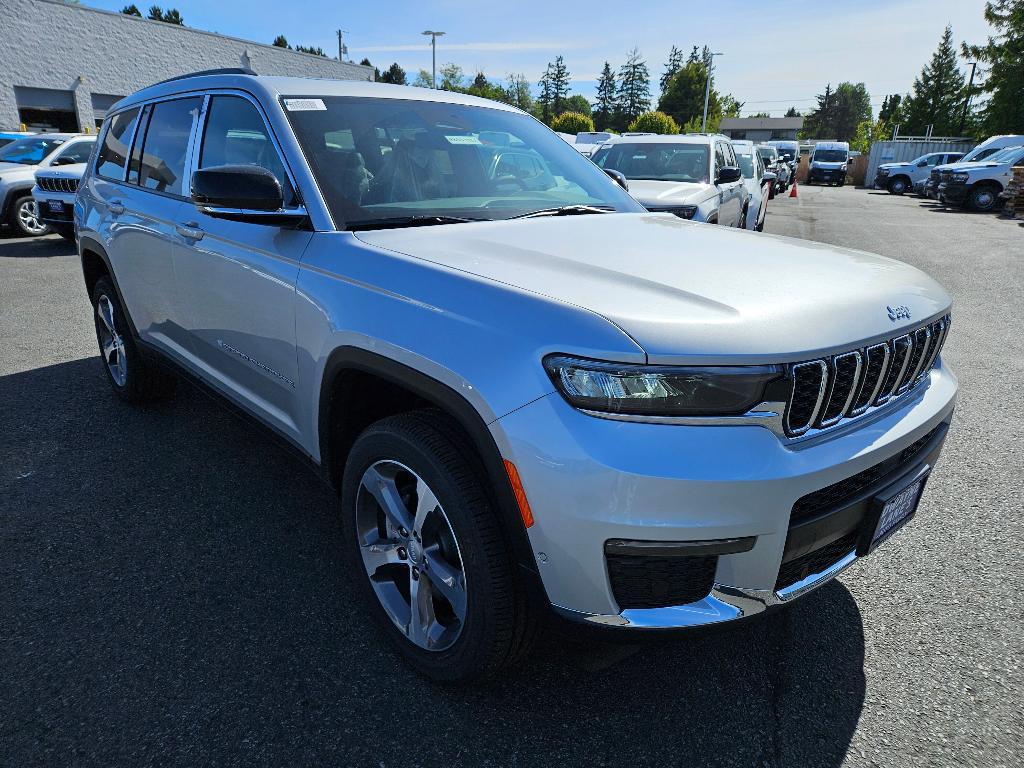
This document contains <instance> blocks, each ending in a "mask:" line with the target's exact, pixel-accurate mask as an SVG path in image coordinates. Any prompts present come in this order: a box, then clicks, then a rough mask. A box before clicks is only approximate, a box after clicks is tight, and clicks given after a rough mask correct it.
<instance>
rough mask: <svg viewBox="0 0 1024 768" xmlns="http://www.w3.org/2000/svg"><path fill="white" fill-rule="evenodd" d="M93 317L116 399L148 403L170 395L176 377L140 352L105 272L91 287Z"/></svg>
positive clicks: (101, 356)
mask: <svg viewBox="0 0 1024 768" xmlns="http://www.w3.org/2000/svg"><path fill="white" fill-rule="evenodd" d="M92 308H93V319H94V321H95V323H96V340H97V342H98V343H99V346H100V361H101V362H102V363H103V371H104V373H105V374H106V377H107V381H108V382H109V383H110V386H111V388H112V389H113V390H114V394H116V395H117V396H118V397H119V398H121V399H122V400H124V401H125V402H128V403H135V404H138V403H148V402H154V401H158V400H164V399H166V398H168V397H170V396H171V395H172V394H173V393H174V390H175V388H176V386H177V383H178V381H177V379H175V378H174V377H173V376H171V375H169V374H167V373H165V372H164V371H163V370H161V369H160V368H159V367H158V366H157V365H155V364H154V363H153V362H151V361H149V360H146V359H145V358H144V357H142V355H141V354H139V350H138V347H137V346H136V344H135V338H134V337H133V336H132V332H131V325H130V323H129V322H128V316H127V315H126V314H125V311H124V308H123V306H122V305H121V301H120V299H118V297H117V292H116V291H115V290H114V283H113V281H112V280H111V279H110V278H109V277H108V276H106V275H104V276H103V277H101V278H100V279H99V280H97V281H96V285H95V287H94V288H93V290H92Z"/></svg>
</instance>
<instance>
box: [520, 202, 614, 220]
mask: <svg viewBox="0 0 1024 768" xmlns="http://www.w3.org/2000/svg"><path fill="white" fill-rule="evenodd" d="M614 210H615V209H614V208H612V207H610V206H600V207H599V206H596V205H563V206H561V207H559V208H541V209H540V210H539V211H530V212H529V213H521V214H519V215H518V216H510V217H509V218H510V219H532V218H534V217H539V216H582V215H584V214H587V213H611V212H612V211H614Z"/></svg>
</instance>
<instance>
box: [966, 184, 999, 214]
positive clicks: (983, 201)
mask: <svg viewBox="0 0 1024 768" xmlns="http://www.w3.org/2000/svg"><path fill="white" fill-rule="evenodd" d="M971 202H972V204H973V205H974V208H975V210H978V211H987V210H988V209H989V208H991V207H992V206H994V205H995V204H996V196H995V193H994V192H993V191H992V190H991V189H989V188H987V187H983V188H982V189H979V190H978V191H977V192H975V193H974V195H973V199H972V200H971Z"/></svg>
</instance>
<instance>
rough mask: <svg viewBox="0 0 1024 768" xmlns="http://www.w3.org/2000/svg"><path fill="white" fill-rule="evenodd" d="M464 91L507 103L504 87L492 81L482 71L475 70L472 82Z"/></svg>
mask: <svg viewBox="0 0 1024 768" xmlns="http://www.w3.org/2000/svg"><path fill="white" fill-rule="evenodd" d="M466 93H469V94H472V95H473V96H479V97H480V98H482V99H491V100H493V101H501V102H504V103H506V104H507V103H508V94H507V93H505V89H504V88H502V87H501V86H500V85H498V84H497V83H492V82H491V81H490V80H488V79H487V75H485V74H484V73H483V72H477V73H476V77H474V78H473V82H472V83H470V85H469V87H468V88H466Z"/></svg>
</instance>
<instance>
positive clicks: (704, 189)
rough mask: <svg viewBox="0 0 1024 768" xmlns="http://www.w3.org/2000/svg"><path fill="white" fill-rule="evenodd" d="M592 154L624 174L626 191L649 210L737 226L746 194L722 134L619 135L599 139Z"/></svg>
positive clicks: (604, 166) (746, 201) (603, 165)
mask: <svg viewBox="0 0 1024 768" xmlns="http://www.w3.org/2000/svg"><path fill="white" fill-rule="evenodd" d="M592 159H593V161H594V162H595V163H596V164H597V166H598V167H599V168H602V169H604V170H605V171H613V172H617V173H620V174H622V175H623V176H625V178H626V179H628V180H629V191H630V194H632V195H633V197H635V198H636V199H637V200H639V201H640V202H641V203H642V204H643V206H644V207H645V208H647V210H649V211H656V212H669V213H674V214H675V215H676V216H679V217H680V218H683V219H691V220H693V221H703V222H707V223H710V224H722V225H725V226H728V227H742V226H743V222H744V217H745V216H746V211H747V206H748V204H749V199H748V197H749V196H748V194H747V188H746V185H744V183H743V175H742V173H741V172H740V169H739V166H738V165H737V161H736V153H735V152H733V149H732V145H731V144H730V143H729V138H728V137H726V136H720V135H715V134H690V135H672V136H663V135H657V134H647V135H635V136H621V137H617V138H614V139H612V140H611V141H609V142H605V144H604V145H603V146H602V147H601V149H599V150H598V151H597V152H595V153H594V156H593V158H592Z"/></svg>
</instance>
